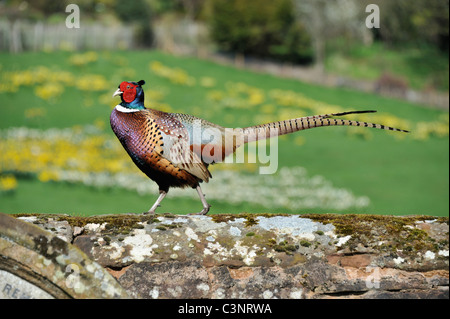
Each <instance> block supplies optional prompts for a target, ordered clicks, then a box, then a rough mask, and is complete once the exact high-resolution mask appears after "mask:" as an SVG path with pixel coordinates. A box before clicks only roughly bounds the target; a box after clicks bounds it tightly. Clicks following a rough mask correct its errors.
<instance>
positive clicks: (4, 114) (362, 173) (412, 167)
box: [0, 51, 449, 216]
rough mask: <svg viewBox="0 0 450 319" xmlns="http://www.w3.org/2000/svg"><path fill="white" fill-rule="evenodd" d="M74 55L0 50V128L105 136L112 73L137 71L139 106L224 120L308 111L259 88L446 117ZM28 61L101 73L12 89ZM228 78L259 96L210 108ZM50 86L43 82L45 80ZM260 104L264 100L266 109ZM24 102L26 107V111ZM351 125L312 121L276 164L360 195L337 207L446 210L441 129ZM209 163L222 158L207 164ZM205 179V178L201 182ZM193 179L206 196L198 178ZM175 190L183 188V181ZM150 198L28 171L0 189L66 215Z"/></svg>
mask: <svg viewBox="0 0 450 319" xmlns="http://www.w3.org/2000/svg"><path fill="white" fill-rule="evenodd" d="M74 55H76V53H71V52H52V53H23V54H20V55H10V54H5V53H1V54H0V73H3V74H2V75H1V76H0V81H1V82H0V99H1V101H2V105H1V106H0V130H2V129H6V128H10V127H17V126H26V127H32V128H39V129H48V128H52V127H57V128H65V127H73V126H77V125H78V126H79V125H85V124H94V123H95V124H96V125H97V126H99V127H103V130H104V132H105V133H106V134H108V135H109V136H113V134H112V132H111V129H110V128H109V114H110V112H111V109H112V106H114V105H115V104H117V103H118V99H117V98H116V99H112V98H109V97H110V96H111V95H112V93H113V92H114V91H115V90H116V88H117V86H118V84H119V83H120V82H121V81H124V80H128V81H131V80H132V81H138V80H141V79H144V80H145V81H146V83H147V84H146V85H145V86H144V89H145V92H146V106H147V107H152V106H155V108H160V107H161V108H163V109H166V110H170V111H171V112H182V113H189V114H192V115H195V116H198V117H202V118H205V119H207V120H209V121H212V122H215V123H217V124H220V125H223V126H226V127H245V126H249V125H255V124H261V121H262V119H271V120H278V119H280V118H278V117H279V116H281V115H282V114H299V116H304V115H313V114H311V113H309V114H308V112H307V110H306V111H305V109H298V110H297V109H295V107H294V108H286V112H285V113H283V112H278V113H277V112H273V111H271V110H272V109H273V108H275V109H276V110H278V109H279V108H280V106H279V105H275V104H274V103H273V100H268V97H267V95H268V92H270V91H271V90H273V89H279V90H283V92H287V91H289V92H299V93H301V94H303V96H305V97H306V98H307V99H311V100H314V101H317V103H319V104H320V103H325V104H330V105H338V106H340V107H341V108H343V109H345V110H362V109H376V110H378V112H379V113H376V114H375V115H373V117H371V119H373V120H374V121H377V119H378V122H379V123H381V124H388V123H383V119H385V117H383V116H384V115H385V114H390V115H392V116H393V117H395V118H400V119H402V120H405V121H407V122H408V123H411V125H412V127H410V129H415V128H417V127H418V126H417V125H418V123H419V122H423V123H429V124H430V123H431V124H430V125H429V126H433V123H435V122H436V121H441V120H440V119H441V118H442V116H443V114H447V116H448V113H444V112H441V111H437V110H433V109H429V108H426V107H421V106H417V105H412V104H410V103H406V102H403V101H399V100H394V99H387V98H382V97H379V96H376V95H371V94H366V93H362V92H356V91H351V90H348V89H337V88H336V89H332V88H324V87H320V86H315V85H310V84H306V83H301V82H298V81H294V80H289V79H280V78H276V77H273V76H269V75H264V74H257V73H252V72H248V71H244V70H236V69H234V68H232V67H227V66H221V65H217V64H214V63H211V62H207V61H202V60H198V59H195V58H186V57H182V58H181V57H174V56H170V55H166V54H163V53H160V52H157V51H141V52H139V51H136V52H104V53H98V54H97V57H96V58H95V59H92V61H87V62H86V61H83V56H82V58H81V62H80V61H78V62H77V60H76V59H74V58H73V57H74ZM84 58H85V59H87V58H86V57H84ZM155 61H158V62H159V63H161V64H162V65H164V66H170V68H172V69H173V68H180V69H182V70H184V71H185V73H186V74H187V76H188V79H185V78H183V76H186V74H184V75H183V74H181V75H180V77H181V78H182V81H187V82H188V81H189V77H193V78H194V79H195V80H196V85H180V84H176V83H174V82H173V81H171V80H170V79H169V78H167V77H164V76H159V75H158V74H157V72H153V71H152V70H151V67H149V65H151V63H152V62H155ZM36 66H45V67H47V68H48V69H49V70H50V71H51V72H54V73H55V74H57V73H61V72H62V71H67V72H68V73H70V74H72V75H73V76H74V79H73V81H79V80H80V78H82V77H83V76H86V75H101V76H102V77H103V78H104V79H106V85H105V83H101V84H96V83H94V80H95V79H94V80H92V81H93V82H92V83H89V81H88V84H87V86H86V87H82V86H81V84H80V86H78V87H77V86H72V85H63V91H62V92H61V93H60V94H59V95H58V94H56V93H55V94H56V95H55V97H53V98H52V97H50V98H48V99H45V98H42V97H39V96H38V95H39V93H38V91H37V89H36V85H22V86H20V88H17V90H16V91H14V88H11V87H8V78H7V77H5V74H9V73H8V72H12V73H14V72H19V71H23V70H27V69H32V68H34V67H36ZM88 79H89V78H88ZM201 79H203V80H204V81H202V80H201ZM77 83H78V82H77ZM202 83H203V84H202ZM230 83H232V84H233V83H245V85H246V86H247V88H248V87H251V88H253V90H254V89H255V88H256V89H259V90H261V92H263V93H264V94H265V99H266V101H265V102H263V103H260V104H255V105H254V106H253V107H245V108H238V107H221V108H220V107H218V105H220V103H219V104H218V103H215V102H214V101H213V100H212V99H211V98H209V97H210V95H211V92H212V91H217V92H219V93H220V92H222V95H223V93H224V92H225V95H233V90H234V89H235V88H238V87H237V86H233V85H231V84H230ZM77 85H78V84H77ZM96 85H99V89H98V90H97V89H95V86H96ZM40 86H42V87H43V88H42V89H43V90H44V89H46V87H45V85H43V84H40ZM2 87H3V91H2ZM91 88H92V89H91ZM50 89H51V87H49V88H48V90H50ZM151 90H152V93H151V92H150V91H151ZM158 92H159V93H158ZM217 92H216V93H217ZM49 94H50V93H49ZM158 94H160V95H158ZM152 97H154V100H152V99H151V98H152ZM222 98H224V97H223V96H222ZM225 98H226V96H225ZM99 101H102V102H99ZM222 102H223V101H222ZM222 102H221V103H222ZM223 103H224V102H223ZM267 104H269V105H272V106H271V107H268V106H267ZM27 109H31V111H28V112H27V111H26V110H27ZM264 110H266V111H264ZM267 110H269V111H267ZM283 110H284V109H283ZM305 112H306V113H305ZM263 113H264V114H263ZM294 116H297V115H294ZM444 117H445V115H444ZM441 122H442V121H441ZM353 129H355V130H357V129H356V128H349V129H347V128H342V127H333V128H320V129H314V130H307V131H304V132H299V133H296V134H292V135H289V136H286V137H284V138H281V139H280V140H279V145H278V147H279V168H281V167H294V166H302V167H305V168H306V169H307V170H308V172H309V173H310V175H316V174H318V175H321V176H325V177H326V179H327V180H329V181H331V182H332V183H333V185H335V186H336V187H342V188H346V189H349V190H351V191H352V192H353V193H354V194H355V195H357V196H368V197H369V198H370V201H371V202H370V205H369V206H368V207H366V208H364V209H349V210H345V211H343V212H345V213H347V212H348V213H373V214H396V215H406V214H428V215H436V216H448V214H449V213H448V212H449V197H448V192H449V167H448V164H449V158H448V156H449V155H448V154H449V153H448V152H449V143H448V133H447V135H446V136H445V137H438V136H435V135H433V134H428V135H427V136H425V138H422V139H418V138H415V137H414V135H412V134H410V135H409V136H403V137H404V138H398V136H397V137H396V136H395V135H392V134H388V132H385V131H381V130H380V131H378V130H377V131H375V130H370V135H369V136H367V135H366V133H364V132H363V133H359V132H360V131H352V130H353ZM349 132H350V133H349ZM352 132H353V133H352ZM355 132H356V133H355ZM299 136H301V138H300V140H299ZM299 141H300V142H299ZM0 142H1V141H0ZM117 143H119V142H118V141H117ZM3 160H5V159H3ZM3 164H4V163H3ZM0 165H2V163H1V162H0ZM219 165H223V164H218V165H217V166H219ZM236 165H239V164H236ZM1 167H2V166H0V168H1ZM236 167H238V168H239V166H236ZM254 174H257V172H255V173H254ZM213 176H214V171H213ZM215 182H216V181H215V180H214V178H213V179H212V180H211V182H210V183H215ZM236 182H237V183H239V181H236ZM149 183H152V182H151V181H149ZM202 187H203V190H204V192H205V193H206V195H207V196H208V185H207V184H206V185H205V186H202ZM185 191H186V192H193V191H192V190H188V189H186V190H185ZM250 192H251V190H250ZM156 196H157V194H154V195H153V196H140V195H138V194H136V193H135V192H132V191H128V190H122V189H114V188H113V189H96V188H93V187H87V186H83V185H79V184H76V185H73V184H67V183H54V182H53V183H41V182H40V181H38V180H37V179H36V178H30V179H21V178H19V179H18V185H17V189H16V190H15V191H14V192H13V193H10V194H1V193H0V211H1V212H6V213H21V212H39V213H46V212H52V213H72V214H75V215H89V214H99V213H120V212H121V213H125V212H143V211H146V210H147V209H148V208H149V207H150V206H151V205H152V203H153V202H154V200H155V199H156ZM207 198H208V197H207ZM210 202H211V204H212V206H213V208H212V210H211V212H212V213H235V212H242V211H247V212H255V213H256V212H259V213H262V212H289V213H303V212H315V213H326V212H335V211H333V210H327V209H320V210H318V209H313V210H311V209H282V208H277V209H268V208H265V207H261V206H258V205H255V204H249V203H245V202H242V203H240V204H237V205H232V204H228V203H226V202H222V201H215V200H211V201H210ZM200 208H201V204H200V201H199V200H197V199H189V198H173V197H172V198H171V196H170V193H169V196H168V197H167V198H166V200H165V201H164V202H163V207H162V209H161V210H160V211H159V212H164V211H170V212H175V213H189V212H195V211H199V210H200Z"/></svg>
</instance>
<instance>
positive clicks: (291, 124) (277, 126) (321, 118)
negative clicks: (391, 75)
mask: <svg viewBox="0 0 450 319" xmlns="http://www.w3.org/2000/svg"><path fill="white" fill-rule="evenodd" d="M374 112H376V111H372V110H370V111H350V112H341V113H331V114H323V115H313V116H306V117H300V118H296V119H291V120H285V121H279V122H272V123H267V124H262V125H256V126H250V127H246V128H244V129H242V130H243V133H244V141H245V142H246V143H248V142H253V141H257V140H260V139H265V138H269V137H274V136H279V135H284V134H289V133H294V132H297V131H301V130H307V129H310V128H313V127H320V126H338V125H344V126H362V127H372V128H377V129H381V130H389V131H398V132H405V133H408V132H409V131H406V130H401V129H398V128H394V127H390V126H385V125H381V124H374V123H367V122H359V121H349V120H341V119H334V118H332V117H333V116H342V115H348V114H358V113H374Z"/></svg>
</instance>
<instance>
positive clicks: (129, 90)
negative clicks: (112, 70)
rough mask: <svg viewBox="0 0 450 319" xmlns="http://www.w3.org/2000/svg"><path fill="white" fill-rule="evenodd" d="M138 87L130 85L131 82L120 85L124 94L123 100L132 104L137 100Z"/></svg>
mask: <svg viewBox="0 0 450 319" xmlns="http://www.w3.org/2000/svg"><path fill="white" fill-rule="evenodd" d="M136 87H137V85H135V84H132V83H129V82H122V83H120V86H119V88H120V90H121V91H122V92H123V93H122V99H123V100H124V101H125V102H127V103H131V102H133V101H134V99H135V98H136Z"/></svg>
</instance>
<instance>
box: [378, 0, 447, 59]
mask: <svg viewBox="0 0 450 319" xmlns="http://www.w3.org/2000/svg"><path fill="white" fill-rule="evenodd" d="M379 2H380V3H379V6H380V10H381V15H380V18H381V25H382V27H381V28H379V29H376V35H377V36H378V37H379V39H381V40H382V41H383V42H386V43H388V44H391V45H392V44H404V43H411V42H416V43H427V44H433V45H436V46H437V47H438V48H439V49H440V50H442V51H448V49H449V47H448V43H449V0H415V1H408V0H396V1H393V0H383V1H379Z"/></svg>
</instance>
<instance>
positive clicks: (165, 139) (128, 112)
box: [110, 80, 407, 214]
mask: <svg viewBox="0 0 450 319" xmlns="http://www.w3.org/2000/svg"><path fill="white" fill-rule="evenodd" d="M144 83H145V82H144V81H143V80H141V81H139V82H137V83H136V82H122V83H121V84H120V85H119V89H118V90H117V91H116V92H115V93H114V95H113V96H115V95H120V97H121V99H122V102H121V103H120V104H119V105H117V106H116V108H115V109H114V110H113V111H112V113H111V117H110V121H111V128H112V129H113V131H114V133H115V134H116V136H117V138H118V139H119V141H120V142H121V143H122V145H123V147H124V148H125V150H126V151H127V153H128V155H129V156H130V157H131V159H132V160H133V162H134V163H135V164H136V166H137V167H138V168H139V169H140V170H141V171H142V172H144V173H145V174H146V175H147V176H148V177H149V178H150V179H152V180H153V181H155V182H156V183H157V184H158V186H159V192H160V196H159V197H158V199H157V201H156V202H155V204H154V205H153V206H152V207H151V209H150V210H149V212H150V213H154V212H155V210H156V208H157V207H158V206H159V205H160V203H161V201H162V200H163V199H164V197H165V196H166V194H167V192H168V191H169V188H171V187H192V188H195V189H196V190H197V192H198V195H199V197H200V200H201V201H202V205H203V210H202V211H201V212H200V214H206V213H208V211H209V208H210V205H209V204H208V203H207V202H206V200H205V197H204V195H203V193H202V190H201V188H200V183H201V182H208V181H209V179H210V177H211V174H210V172H209V170H208V166H209V165H210V164H214V163H217V162H221V161H223V160H224V158H225V157H226V156H228V155H229V154H231V153H233V152H234V151H235V150H236V149H237V148H238V147H240V146H242V145H243V144H245V143H248V142H252V141H257V140H260V139H265V138H269V137H273V136H278V135H283V134H289V133H293V132H297V131H300V130H304V129H310V128H314V127H321V126H337V125H346V126H363V127H372V128H378V129H385V130H391V131H402V132H407V131H404V130H400V129H396V128H392V127H388V126H384V125H380V124H373V123H366V122H358V121H348V120H341V119H334V118H333V117H334V116H343V115H348V114H354V113H368V112H375V111H352V112H343V113H334V114H324V115H314V116H308V117H301V118H296V119H290V120H286V121H278V122H272V123H267V124H263V125H257V126H250V127H247V128H243V129H234V130H231V131H230V130H227V129H225V128H223V127H221V126H219V125H217V124H214V123H211V122H208V121H205V120H203V119H200V118H197V117H194V116H192V115H187V114H177V113H166V112H162V111H157V110H153V109H147V108H145V107H144V91H143V90H142V85H143V84H144ZM198 131H200V132H198ZM202 132H207V133H209V134H206V135H212V136H214V137H215V138H216V139H213V140H205V139H204V137H203V136H202V137H200V138H198V134H200V135H201V133H202ZM196 134H197V135H196ZM196 136H197V137H196ZM230 141H231V142H230Z"/></svg>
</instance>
